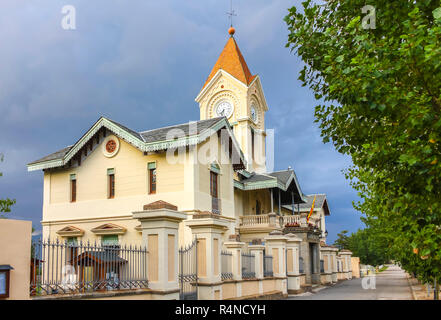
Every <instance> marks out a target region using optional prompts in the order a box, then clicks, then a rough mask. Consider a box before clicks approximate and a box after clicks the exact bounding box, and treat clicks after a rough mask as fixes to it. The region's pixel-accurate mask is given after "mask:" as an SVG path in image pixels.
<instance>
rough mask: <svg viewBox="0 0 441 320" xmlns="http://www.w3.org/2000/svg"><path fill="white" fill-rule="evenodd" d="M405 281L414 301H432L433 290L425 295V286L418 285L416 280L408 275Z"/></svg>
mask: <svg viewBox="0 0 441 320" xmlns="http://www.w3.org/2000/svg"><path fill="white" fill-rule="evenodd" d="M407 280H408V282H409V287H410V289H411V290H412V296H413V299H414V300H433V288H432V290H430V292H429V295H427V286H426V285H423V284H420V283H419V282H418V280H417V279H415V278H412V277H411V276H410V275H409V274H407Z"/></svg>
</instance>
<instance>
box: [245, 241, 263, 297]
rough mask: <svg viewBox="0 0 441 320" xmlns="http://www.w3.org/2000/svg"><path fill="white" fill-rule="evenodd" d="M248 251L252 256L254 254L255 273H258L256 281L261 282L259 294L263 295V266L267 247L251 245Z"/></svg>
mask: <svg viewBox="0 0 441 320" xmlns="http://www.w3.org/2000/svg"><path fill="white" fill-rule="evenodd" d="M248 249H249V251H250V253H251V254H254V272H255V273H256V279H258V280H259V294H263V278H264V275H263V264H264V263H265V261H264V259H263V251H264V250H265V246H263V245H259V244H255V245H249V246H248Z"/></svg>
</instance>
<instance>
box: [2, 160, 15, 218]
mask: <svg viewBox="0 0 441 320" xmlns="http://www.w3.org/2000/svg"><path fill="white" fill-rule="evenodd" d="M2 161H3V154H1V153H0V162H2ZM2 175H3V174H2V173H1V172H0V177H1V176H2ZM14 204H15V200H11V199H9V198H6V199H0V218H4V217H5V216H4V214H5V213H7V212H11V206H12V205H14Z"/></svg>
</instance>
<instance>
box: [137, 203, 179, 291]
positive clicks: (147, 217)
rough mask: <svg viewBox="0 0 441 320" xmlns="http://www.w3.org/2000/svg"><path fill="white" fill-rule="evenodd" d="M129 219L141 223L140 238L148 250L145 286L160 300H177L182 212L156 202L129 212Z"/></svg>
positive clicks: (171, 206) (166, 204)
mask: <svg viewBox="0 0 441 320" xmlns="http://www.w3.org/2000/svg"><path fill="white" fill-rule="evenodd" d="M133 218H134V219H138V220H139V221H140V222H141V229H142V241H143V244H144V245H145V246H146V247H147V250H148V254H147V274H148V281H149V288H150V289H153V290H155V291H157V292H158V293H159V294H160V295H161V297H160V299H179V283H178V265H179V263H178V227H179V223H180V222H181V221H182V220H184V219H185V218H186V215H185V214H184V213H182V212H179V211H177V207H176V206H174V205H172V204H170V203H167V202H164V201H156V202H153V203H150V204H147V205H145V206H144V210H143V211H137V212H133Z"/></svg>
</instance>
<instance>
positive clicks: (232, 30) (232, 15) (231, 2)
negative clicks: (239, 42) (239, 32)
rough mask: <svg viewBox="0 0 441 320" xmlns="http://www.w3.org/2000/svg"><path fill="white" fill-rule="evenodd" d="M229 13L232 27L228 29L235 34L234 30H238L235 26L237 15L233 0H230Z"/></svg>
mask: <svg viewBox="0 0 441 320" xmlns="http://www.w3.org/2000/svg"><path fill="white" fill-rule="evenodd" d="M227 15H228V16H229V19H230V28H229V29H228V33H229V34H230V35H231V36H233V34H234V32H235V31H236V29H234V28H233V17H234V16H237V15H236V12H234V10H233V0H230V11H229V12H227Z"/></svg>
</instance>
